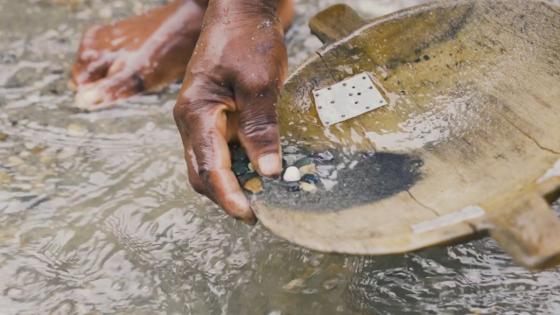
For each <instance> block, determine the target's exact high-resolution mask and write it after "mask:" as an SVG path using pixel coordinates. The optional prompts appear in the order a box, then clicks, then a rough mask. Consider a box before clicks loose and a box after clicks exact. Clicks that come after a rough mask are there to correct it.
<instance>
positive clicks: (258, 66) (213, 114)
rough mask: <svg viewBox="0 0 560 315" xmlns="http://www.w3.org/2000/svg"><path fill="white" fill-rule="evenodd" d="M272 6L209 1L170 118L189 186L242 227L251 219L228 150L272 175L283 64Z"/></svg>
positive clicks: (276, 167) (252, 0) (277, 163)
mask: <svg viewBox="0 0 560 315" xmlns="http://www.w3.org/2000/svg"><path fill="white" fill-rule="evenodd" d="M277 2H278V1H272V0H271V1H266V0H264V1H263V0H239V1H230V0H210V1H209V4H208V9H207V11H206V16H205V19H204V23H203V25H204V26H203V30H202V33H201V36H200V39H199V41H198V44H197V46H196V48H195V52H194V54H193V57H192V59H191V61H190V63H189V65H188V67H187V72H186V76H185V81H184V85H183V88H182V90H181V92H180V95H179V98H178V100H177V104H176V106H175V110H174V117H175V120H176V123H177V126H178V128H179V132H180V134H181V137H182V140H183V146H184V151H185V159H186V161H187V166H188V171H189V172H188V173H189V181H190V183H191V185H192V186H193V187H194V189H195V190H196V191H197V192H199V193H202V194H205V195H206V196H208V197H209V198H211V199H212V200H213V201H214V202H216V203H217V204H218V205H220V206H221V207H222V208H223V209H225V211H226V212H227V213H228V214H230V215H231V216H233V217H235V218H237V219H240V220H243V221H244V222H246V223H254V222H255V221H256V219H255V216H254V214H253V212H252V211H251V208H250V204H249V202H248V200H247V199H246V197H245V195H244V194H243V192H242V190H241V188H240V186H239V183H238V182H237V179H236V177H235V175H234V174H233V172H232V171H231V156H230V152H229V148H228V142H230V141H234V140H236V139H238V140H239V141H240V142H241V144H242V145H243V147H244V148H245V150H246V152H247V155H248V156H249V158H250V160H251V162H252V164H253V165H254V166H255V168H256V170H257V171H258V173H259V174H260V175H263V176H269V177H270V176H277V175H279V174H280V172H281V168H282V159H281V153H280V143H279V131H278V126H277V116H276V108H275V106H276V102H277V98H278V93H279V89H280V87H281V85H282V83H283V80H284V76H285V73H286V68H287V56H286V48H285V45H284V33H283V26H282V23H281V22H280V19H279V18H278V16H277V14H276V10H277Z"/></svg>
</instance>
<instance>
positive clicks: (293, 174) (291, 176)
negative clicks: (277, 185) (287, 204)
mask: <svg viewBox="0 0 560 315" xmlns="http://www.w3.org/2000/svg"><path fill="white" fill-rule="evenodd" d="M283 178H284V181H286V182H297V181H299V180H300V179H301V173H300V171H299V169H298V168H297V167H295V166H290V167H288V168H287V169H286V171H285V172H284V177H283Z"/></svg>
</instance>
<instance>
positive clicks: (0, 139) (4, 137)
mask: <svg viewBox="0 0 560 315" xmlns="http://www.w3.org/2000/svg"><path fill="white" fill-rule="evenodd" d="M8 137H9V136H8V134H6V133H3V132H0V142H4V141H6V140H8Z"/></svg>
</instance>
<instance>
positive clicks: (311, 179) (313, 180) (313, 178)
mask: <svg viewBox="0 0 560 315" xmlns="http://www.w3.org/2000/svg"><path fill="white" fill-rule="evenodd" d="M301 181H302V182H304V183H308V184H318V183H319V181H320V180H319V177H318V176H317V175H315V174H305V175H303V176H302V177H301Z"/></svg>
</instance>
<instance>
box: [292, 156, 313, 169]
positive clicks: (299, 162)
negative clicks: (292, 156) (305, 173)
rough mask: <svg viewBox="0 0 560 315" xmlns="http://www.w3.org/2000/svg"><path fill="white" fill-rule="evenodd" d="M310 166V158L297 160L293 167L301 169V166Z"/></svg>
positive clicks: (311, 162) (311, 161)
mask: <svg viewBox="0 0 560 315" xmlns="http://www.w3.org/2000/svg"><path fill="white" fill-rule="evenodd" d="M311 164H314V163H313V160H312V159H310V158H303V159H300V160H297V161H296V162H295V163H294V166H295V167H297V168H301V167H303V166H306V165H311Z"/></svg>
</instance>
